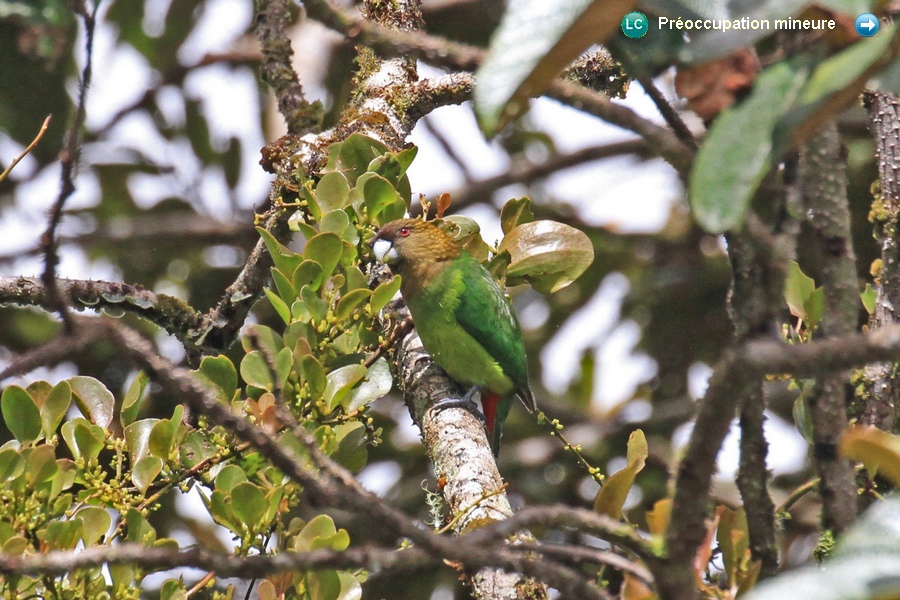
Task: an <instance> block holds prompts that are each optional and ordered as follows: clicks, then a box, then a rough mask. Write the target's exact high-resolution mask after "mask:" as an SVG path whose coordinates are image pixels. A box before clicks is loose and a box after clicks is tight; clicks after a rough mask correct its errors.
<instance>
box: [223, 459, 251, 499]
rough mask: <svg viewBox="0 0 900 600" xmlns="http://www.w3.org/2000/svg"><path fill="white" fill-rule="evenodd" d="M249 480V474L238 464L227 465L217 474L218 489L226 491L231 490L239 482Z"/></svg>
mask: <svg viewBox="0 0 900 600" xmlns="http://www.w3.org/2000/svg"><path fill="white" fill-rule="evenodd" d="M245 481H247V474H246V473H245V472H244V470H243V469H242V468H240V467H239V466H237V465H225V466H224V467H222V470H221V471H219V474H218V475H216V489H217V490H220V491H222V492H224V493H229V492H231V490H232V488H234V486H236V485H237V484H239V483H243V482H245Z"/></svg>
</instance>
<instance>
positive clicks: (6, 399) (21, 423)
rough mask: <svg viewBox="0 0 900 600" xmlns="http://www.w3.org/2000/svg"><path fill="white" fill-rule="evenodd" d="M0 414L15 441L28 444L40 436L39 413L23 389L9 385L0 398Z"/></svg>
mask: <svg viewBox="0 0 900 600" xmlns="http://www.w3.org/2000/svg"><path fill="white" fill-rule="evenodd" d="M0 412H2V413H3V420H4V422H6V426H7V427H9V430H10V431H11V432H12V434H13V435H14V436H15V438H16V439H17V440H19V441H20V442H22V443H23V444H28V443H31V442H33V441H35V440H36V439H38V437H40V435H41V413H40V411H39V410H38V407H37V405H36V404H35V403H34V400H32V399H31V396H30V395H29V394H28V392H26V391H25V390H24V389H23V388H21V387H19V386H17V385H11V386H9V387H8V388H6V389H5V390H3V395H2V396H0Z"/></svg>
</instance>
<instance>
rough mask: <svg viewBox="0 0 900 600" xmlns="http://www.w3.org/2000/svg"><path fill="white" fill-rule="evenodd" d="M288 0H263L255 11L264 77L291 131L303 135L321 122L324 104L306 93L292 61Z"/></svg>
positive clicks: (317, 127)
mask: <svg viewBox="0 0 900 600" xmlns="http://www.w3.org/2000/svg"><path fill="white" fill-rule="evenodd" d="M288 18H289V15H288V2H287V0H262V1H261V2H259V12H258V13H257V15H256V35H257V37H258V38H259V45H260V47H261V48H262V56H263V60H262V78H263V80H265V82H266V83H268V84H269V87H270V88H272V92H273V93H274V94H275V98H276V100H277V101H278V110H279V111H280V112H281V115H282V116H283V117H284V120H285V123H287V128H288V132H289V133H293V134H298V135H302V134H305V133H309V132H315V131H318V130H319V129H320V128H321V126H322V114H323V110H322V104H321V103H320V102H313V103H310V102H309V101H308V100H307V99H306V97H305V96H304V94H303V86H301V85H300V78H299V77H298V76H297V72H296V71H295V70H294V67H293V66H292V65H291V56H293V54H294V50H293V49H292V48H291V38H290V36H288V34H287V31H286V27H287V25H288Z"/></svg>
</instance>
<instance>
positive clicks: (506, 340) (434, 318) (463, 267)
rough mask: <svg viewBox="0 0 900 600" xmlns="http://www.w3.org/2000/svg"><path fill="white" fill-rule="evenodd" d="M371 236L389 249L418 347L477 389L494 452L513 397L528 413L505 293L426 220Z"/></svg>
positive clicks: (519, 349) (531, 405)
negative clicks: (418, 337) (390, 246)
mask: <svg viewBox="0 0 900 600" xmlns="http://www.w3.org/2000/svg"><path fill="white" fill-rule="evenodd" d="M378 239H384V240H385V241H390V242H391V243H392V244H393V249H396V250H395V255H394V256H393V257H391V260H392V261H393V262H392V263H391V264H392V267H393V269H394V271H395V272H397V273H399V274H400V276H401V278H402V280H401V287H400V291H401V293H402V294H403V298H404V300H406V304H407V305H408V306H409V310H410V312H411V313H412V318H413V322H414V323H415V325H416V330H417V331H418V332H419V336H420V337H421V338H422V343H423V345H424V346H425V349H426V350H428V352H429V354H431V356H432V357H433V358H434V361H435V362H436V363H437V364H438V365H440V366H441V367H442V368H443V369H444V370H445V371H446V372H447V374H448V375H449V376H450V377H451V378H453V379H454V380H455V381H458V382H459V383H461V384H464V385H466V386H477V387H479V388H481V392H482V394H481V398H482V406H483V408H484V413H485V418H486V420H487V425H488V431H489V432H490V434H491V438H492V439H491V446H492V448H493V450H494V453H495V454H497V452H498V451H499V443H500V429H501V425H502V423H503V420H504V419H505V418H506V416H507V415H508V414H509V411H510V408H511V404H512V399H513V397H515V396H517V395H518V396H519V398H521V400H522V402H523V403H524V404H525V407H526V408H527V409H528V410H529V412H533V411H534V410H535V409H536V405H535V401H534V395H533V393H532V392H531V388H530V387H529V385H528V364H527V361H526V358H525V347H524V345H523V343H522V332H521V329H520V328H519V323H518V321H517V320H516V316H515V313H514V312H513V309H512V306H511V305H510V303H509V300H508V299H507V298H506V295H505V294H504V293H503V290H502V289H500V286H499V285H497V282H496V281H494V279H493V277H491V274H490V273H489V272H488V270H487V269H485V268H484V266H483V265H482V264H481V263H480V262H478V260H476V259H475V258H474V257H473V256H472V255H471V254H469V253H468V252H465V251H463V250H460V249H459V248H458V247H457V246H456V244H455V243H454V242H453V241H452V239H451V238H450V237H449V236H447V235H446V234H445V233H444V232H442V231H441V230H439V229H438V228H437V227H435V226H434V225H433V224H431V223H425V222H422V221H419V220H414V219H403V220H399V221H393V222H391V223H388V224H386V225H385V226H384V227H382V229H381V231H379V233H378V236H377V237H376V242H377V241H378ZM497 398H499V399H500V402H499V405H497V404H496V400H497Z"/></svg>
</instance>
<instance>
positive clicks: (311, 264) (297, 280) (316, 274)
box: [291, 260, 325, 291]
mask: <svg viewBox="0 0 900 600" xmlns="http://www.w3.org/2000/svg"><path fill="white" fill-rule="evenodd" d="M324 279H325V273H324V271H323V270H322V265H320V264H319V263H317V262H316V261H314V260H304V261H303V262H302V263H300V266H299V267H297V270H296V271H294V275H293V278H292V279H291V282H292V283H293V285H294V289H297V290H301V289H303V286H306V285H308V286H309V287H310V288H312V290H313V291H318V289H319V287H321V285H322V281H323V280H324Z"/></svg>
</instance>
